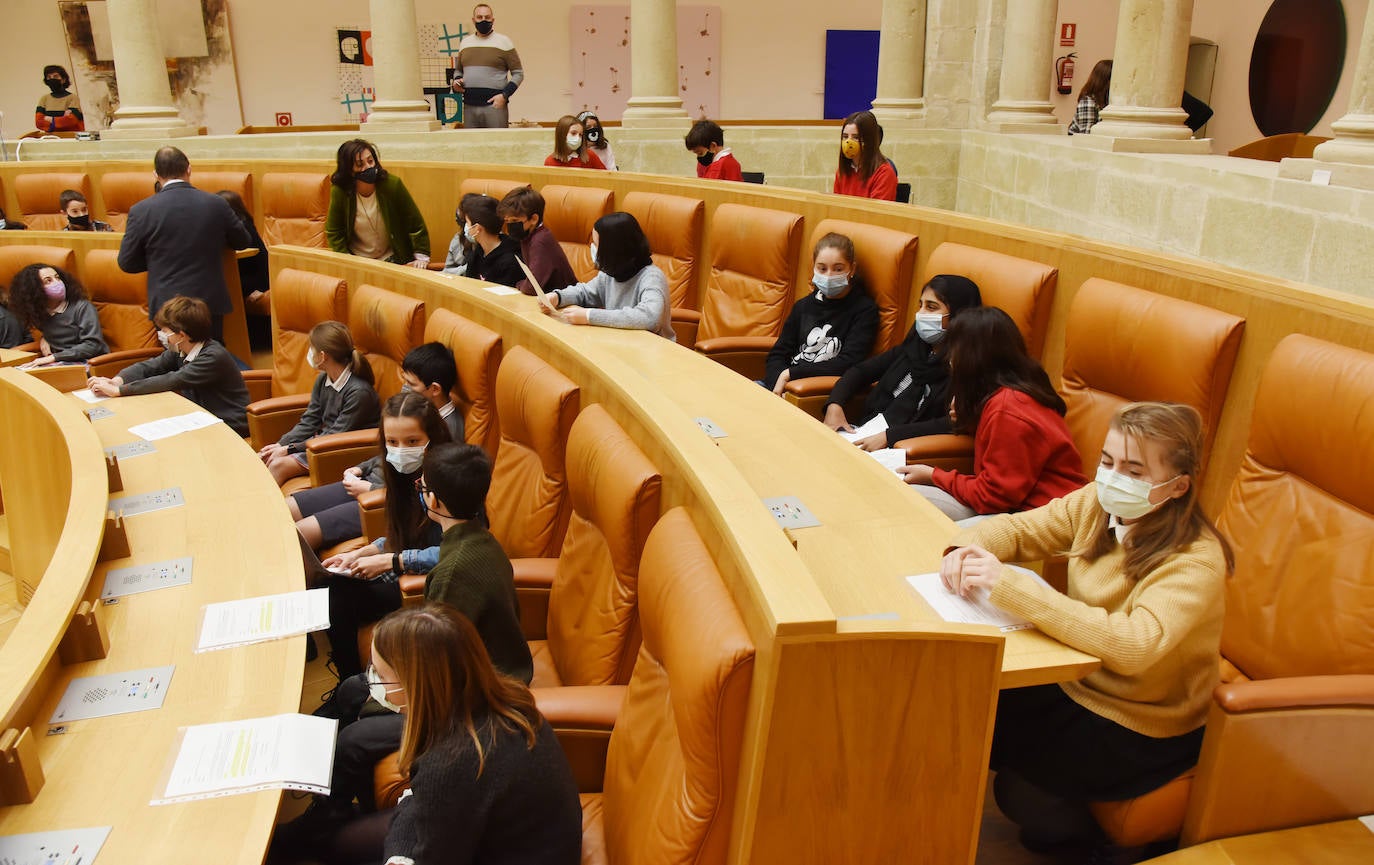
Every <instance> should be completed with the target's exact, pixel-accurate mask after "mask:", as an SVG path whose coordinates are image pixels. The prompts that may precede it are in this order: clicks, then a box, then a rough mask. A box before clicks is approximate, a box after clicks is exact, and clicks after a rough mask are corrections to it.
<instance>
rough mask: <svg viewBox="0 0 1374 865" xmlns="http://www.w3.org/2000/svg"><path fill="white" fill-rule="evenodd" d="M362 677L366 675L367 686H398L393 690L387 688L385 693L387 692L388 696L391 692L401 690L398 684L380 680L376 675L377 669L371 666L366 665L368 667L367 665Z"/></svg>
mask: <svg viewBox="0 0 1374 865" xmlns="http://www.w3.org/2000/svg"><path fill="white" fill-rule="evenodd" d="M364 675H366V677H367V683H368V684H369V685H396V686H398V687H395V688H387V691H386V692H387V693H388V694H390V693H391V692H392V691H399V690H401V689H400V687H399V686H400V684H401V683H400V682H384V681H382V678H381V677H380V676H378V675H377V668H376V667H374V666H372V665H371V664H368V665H367V670H365V671H364Z"/></svg>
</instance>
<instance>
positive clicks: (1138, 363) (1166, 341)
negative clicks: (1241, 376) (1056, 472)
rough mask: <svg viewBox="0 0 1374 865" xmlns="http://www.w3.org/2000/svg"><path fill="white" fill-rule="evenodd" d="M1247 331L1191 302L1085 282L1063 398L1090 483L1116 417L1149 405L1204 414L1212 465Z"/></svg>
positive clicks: (1067, 339)
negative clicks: (1173, 405) (1174, 405)
mask: <svg viewBox="0 0 1374 865" xmlns="http://www.w3.org/2000/svg"><path fill="white" fill-rule="evenodd" d="M1244 327H1245V321H1244V319H1241V318H1237V317H1236V316H1234V315H1230V314H1228V313H1225V312H1221V311H1219V310H1215V309H1212V308H1210V307H1206V306H1200V305H1198V304H1196V303H1189V302H1188V301H1186V300H1179V299H1178V298H1173V297H1166V296H1165V295H1160V294H1152V293H1151V292H1148V291H1143V290H1141V289H1139V288H1133V287H1131V286H1129V285H1122V284H1121V283H1118V282H1109V281H1107V280H1105V279H1089V280H1088V281H1086V282H1084V283H1083V285H1082V287H1080V288H1079V289H1078V293H1077V294H1075V295H1074V298H1073V302H1072V303H1071V304H1070V306H1069V316H1068V321H1067V323H1066V324H1065V332H1064V372H1063V383H1062V385H1061V387H1060V393H1062V394H1063V396H1064V402H1066V403H1067V404H1068V407H1069V411H1068V414H1067V415H1066V416H1065V421H1066V422H1067V423H1068V425H1069V431H1070V432H1071V433H1072V434H1073V440H1074V444H1075V445H1077V446H1078V453H1079V455H1080V456H1082V457H1083V471H1084V472H1085V473H1086V474H1087V476H1088V477H1092V476H1093V474H1094V472H1096V471H1097V463H1098V457H1099V454H1100V453H1101V451H1102V441H1103V439H1104V438H1105V437H1106V435H1107V427H1108V426H1109V425H1110V424H1111V419H1112V415H1113V414H1115V413H1116V410H1117V409H1118V408H1120V407H1121V406H1123V405H1125V404H1126V403H1130V402H1139V401H1142V400H1158V401H1163V402H1178V403H1185V404H1187V405H1191V406H1192V407H1194V408H1196V409H1197V410H1198V411H1200V412H1202V419H1203V422H1204V424H1205V430H1204V450H1203V465H1204V466H1205V465H1206V459H1207V452H1208V451H1210V449H1211V445H1212V439H1213V437H1214V436H1215V435H1216V430H1217V422H1218V419H1219V418H1220V417H1221V409H1222V405H1223V403H1224V402H1225V401H1226V388H1227V385H1228V384H1229V383H1230V381H1231V370H1232V369H1233V368H1234V366H1235V362H1236V352H1237V350H1239V348H1240V339H1241V332H1242V331H1243V330H1244Z"/></svg>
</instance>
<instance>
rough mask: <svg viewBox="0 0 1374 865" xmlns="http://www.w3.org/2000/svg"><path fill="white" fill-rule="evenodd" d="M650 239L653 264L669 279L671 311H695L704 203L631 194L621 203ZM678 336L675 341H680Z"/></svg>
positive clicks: (671, 196) (680, 197)
mask: <svg viewBox="0 0 1374 865" xmlns="http://www.w3.org/2000/svg"><path fill="white" fill-rule="evenodd" d="M621 206H622V207H623V208H624V209H625V212H626V213H629V214H631V215H633V216H634V218H635V219H636V220H638V222H639V227H640V228H642V229H644V235H645V236H646V237H647V238H648V239H649V250H650V253H651V254H652V255H653V259H654V264H656V265H658V267H659V269H660V270H662V271H663V273H664V275H665V276H667V277H668V300H669V302H670V303H671V304H672V306H673V308H674V309H696V308H697V257H698V250H700V249H701V238H702V230H703V226H704V225H705V224H706V202H704V201H702V200H701V199H699V198H684V197H683V196H681V195H664V194H663V193H660V192H631V193H630V194H629V195H626V196H625V200H624V201H623V202H622V203H621ZM682 337H683V335H682V334H678V342H679V343H681V344H683V345H691V344H692V342H695V339H693V340H692V341H691V342H683V341H682Z"/></svg>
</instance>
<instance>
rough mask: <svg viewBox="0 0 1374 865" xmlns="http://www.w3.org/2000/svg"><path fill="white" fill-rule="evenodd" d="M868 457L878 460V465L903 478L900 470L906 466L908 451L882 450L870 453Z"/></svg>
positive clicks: (896, 449) (898, 449)
mask: <svg viewBox="0 0 1374 865" xmlns="http://www.w3.org/2000/svg"><path fill="white" fill-rule="evenodd" d="M868 455H869V456H871V457H873V458H874V459H875V460H877V461H878V465H880V466H882V467H883V468H885V469H887V470H888V471H890V472H892V473H893V474H895V475H896V476H897V477H899V478H900V477H902V473H901V472H900V471H898V469H900V468H901V467H902V466H904V465H906V451H904V450H902V449H901V448H880V449H878V450H876V451H869V452H868Z"/></svg>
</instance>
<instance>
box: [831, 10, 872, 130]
mask: <svg viewBox="0 0 1374 865" xmlns="http://www.w3.org/2000/svg"><path fill="white" fill-rule="evenodd" d="M877 95H878V31H877V30H827V31H825V118H826V119H827V120H843V119H844V118H846V117H848V116H849V115H851V114H853V113H854V112H855V111H866V110H867V109H868V108H870V107H872V104H873V97H874V96H877Z"/></svg>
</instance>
